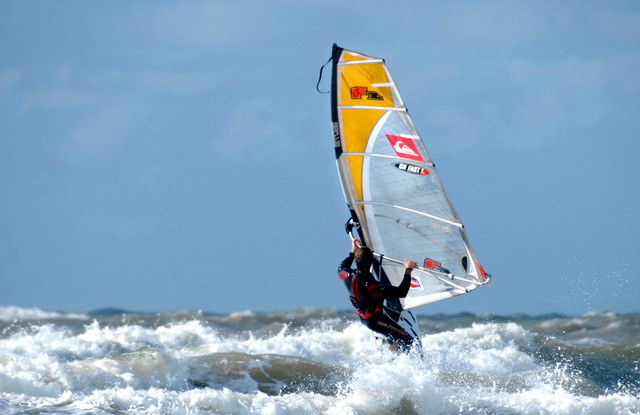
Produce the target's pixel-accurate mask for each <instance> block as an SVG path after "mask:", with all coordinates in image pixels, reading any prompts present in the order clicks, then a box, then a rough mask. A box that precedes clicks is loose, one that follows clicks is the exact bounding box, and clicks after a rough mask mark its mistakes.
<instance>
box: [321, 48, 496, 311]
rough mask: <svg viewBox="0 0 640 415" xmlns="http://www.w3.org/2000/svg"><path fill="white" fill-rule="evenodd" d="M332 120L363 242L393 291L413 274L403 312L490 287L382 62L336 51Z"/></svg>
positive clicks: (340, 168) (349, 203)
mask: <svg viewBox="0 0 640 415" xmlns="http://www.w3.org/2000/svg"><path fill="white" fill-rule="evenodd" d="M332 62H333V71H332V78H331V118H332V120H331V121H332V130H333V141H334V146H335V152H336V162H337V166H338V172H339V174H340V180H341V184H342V190H343V192H344V196H345V199H346V202H347V206H348V207H349V210H350V211H351V215H352V218H353V221H355V222H357V223H359V225H360V228H359V229H358V231H359V236H360V238H361V240H362V241H363V242H364V243H365V244H366V246H368V247H370V248H371V249H372V250H373V251H374V252H375V253H377V254H378V258H379V261H381V263H382V265H381V267H382V271H383V274H385V275H386V278H387V279H388V280H389V281H390V282H391V283H392V284H394V285H398V284H400V282H401V281H402V278H403V275H404V267H403V266H402V265H401V264H402V262H401V261H402V260H404V259H411V260H412V261H415V262H417V263H418V265H419V268H418V270H417V271H414V272H413V274H412V277H413V278H412V284H411V289H410V290H409V294H408V295H407V297H406V298H404V299H401V300H400V304H401V306H402V308H403V309H404V310H409V309H412V308H415V307H419V306H422V305H425V304H430V303H433V302H436V301H440V300H445V299H448V298H452V297H455V296H457V295H460V294H465V293H467V292H470V291H471V290H473V289H475V288H477V287H478V286H480V285H485V284H487V283H488V282H489V279H490V278H489V276H488V274H485V272H484V271H483V269H482V267H481V266H480V263H479V261H478V259H477V258H476V255H475V253H474V251H473V248H472V247H471V243H470V242H469V238H468V237H467V233H466V231H465V229H464V226H463V225H462V222H461V221H460V218H459V217H458V214H457V213H456V210H455V208H454V207H453V204H452V203H451V200H450V199H449V196H448V195H447V192H446V190H445V188H444V186H443V185H442V181H441V180H440V176H439V174H438V171H437V170H436V168H435V165H434V164H433V161H432V160H431V157H430V156H429V153H428V152H427V149H426V147H425V145H424V142H423V141H422V138H421V137H420V135H419V134H418V131H417V130H416V128H415V126H414V124H413V122H412V121H411V117H410V116H409V113H408V112H407V108H406V106H405V104H404V102H403V100H402V97H401V96H400V93H399V91H398V88H397V86H396V84H395V82H394V81H393V78H392V77H391V74H390V73H389V70H388V69H387V65H386V63H385V61H384V60H383V59H378V58H374V57H371V56H366V55H363V54H360V53H356V52H353V51H349V50H345V49H343V48H340V47H338V46H336V45H335V44H334V45H333V54H332Z"/></svg>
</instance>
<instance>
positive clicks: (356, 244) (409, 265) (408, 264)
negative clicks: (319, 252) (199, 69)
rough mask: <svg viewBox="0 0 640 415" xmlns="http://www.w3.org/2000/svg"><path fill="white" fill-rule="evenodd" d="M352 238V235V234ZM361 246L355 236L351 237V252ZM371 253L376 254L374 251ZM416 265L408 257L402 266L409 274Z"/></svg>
mask: <svg viewBox="0 0 640 415" xmlns="http://www.w3.org/2000/svg"><path fill="white" fill-rule="evenodd" d="M349 235H351V234H349ZM352 238H353V236H352ZM362 246H364V244H363V243H362V242H361V241H360V240H359V239H356V238H353V239H351V253H352V254H355V253H356V251H358V249H359V248H360V247H362ZM373 254H374V255H376V254H375V252H374V253H373ZM417 266H418V264H416V263H415V262H413V261H411V260H410V259H405V260H404V268H405V270H407V271H406V273H408V274H409V275H411V271H413V269H414V268H416V267H417Z"/></svg>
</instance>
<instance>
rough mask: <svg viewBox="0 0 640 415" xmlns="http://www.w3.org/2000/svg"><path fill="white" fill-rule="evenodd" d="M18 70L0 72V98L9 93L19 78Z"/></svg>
mask: <svg viewBox="0 0 640 415" xmlns="http://www.w3.org/2000/svg"><path fill="white" fill-rule="evenodd" d="M20 75H21V74H20V72H19V71H4V72H2V73H0V98H4V97H5V96H7V95H9V94H10V93H11V91H13V88H14V87H15V86H16V84H17V83H18V80H20Z"/></svg>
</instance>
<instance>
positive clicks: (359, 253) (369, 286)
mask: <svg viewBox="0 0 640 415" xmlns="http://www.w3.org/2000/svg"><path fill="white" fill-rule="evenodd" d="M354 260H355V262H356V266H357V268H356V269H355V270H354V269H352V268H351V264H352V263H353V261H354ZM372 262H373V253H372V252H371V250H370V249H369V248H367V247H365V246H362V242H360V241H359V240H358V239H354V240H353V241H352V244H351V252H350V253H349V256H347V258H345V260H344V261H342V263H341V264H340V266H339V267H338V275H339V276H340V279H341V280H342V281H344V285H345V287H346V288H347V291H349V295H350V297H351V303H352V304H353V306H354V308H355V309H356V312H357V313H358V315H359V316H360V321H361V322H362V324H364V325H365V326H367V327H368V328H369V329H370V330H373V331H375V332H377V333H380V334H382V335H383V336H384V337H385V338H386V339H387V342H388V343H389V349H390V350H396V349H398V348H401V349H402V350H408V349H409V348H410V347H411V345H412V342H413V337H411V336H410V335H409V334H408V333H407V332H406V331H405V330H404V329H403V328H402V327H401V326H400V325H399V324H398V323H396V322H395V321H394V320H392V319H391V318H390V317H389V316H388V315H387V314H386V312H385V310H384V306H383V302H384V299H385V298H404V297H406V296H407V293H408V292H409V288H410V286H411V271H412V270H413V269H414V268H415V267H416V265H417V264H416V263H415V262H413V261H410V260H408V259H407V260H406V261H404V267H405V272H404V279H403V280H402V282H401V283H400V285H399V286H397V287H396V286H393V285H387V284H382V283H380V282H379V281H377V280H376V279H375V278H373V275H371V272H370V271H369V269H370V268H371V263H372Z"/></svg>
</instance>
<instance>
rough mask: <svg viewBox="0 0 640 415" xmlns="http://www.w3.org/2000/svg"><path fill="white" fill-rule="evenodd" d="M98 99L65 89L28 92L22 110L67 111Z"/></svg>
mask: <svg viewBox="0 0 640 415" xmlns="http://www.w3.org/2000/svg"><path fill="white" fill-rule="evenodd" d="M97 99H98V96H97V95H96V94H82V93H79V92H75V91H71V90H69V89H67V88H57V89H52V90H48V91H39V92H29V93H27V94H26V96H25V97H24V99H23V101H22V109H23V110H24V111H29V110H31V109H33V108H42V109H47V110H59V109H67V108H70V107H76V106H80V105H86V104H90V103H92V102H95V101H96V100H97Z"/></svg>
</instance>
